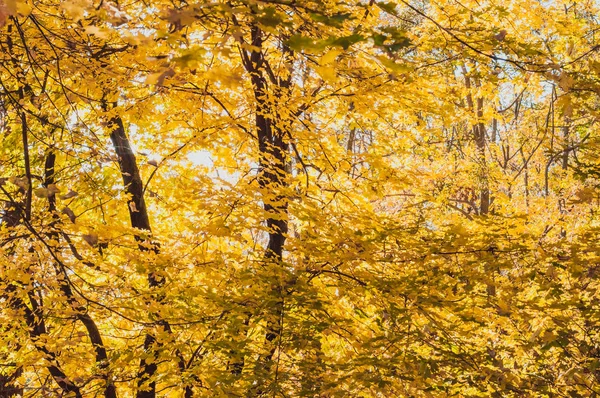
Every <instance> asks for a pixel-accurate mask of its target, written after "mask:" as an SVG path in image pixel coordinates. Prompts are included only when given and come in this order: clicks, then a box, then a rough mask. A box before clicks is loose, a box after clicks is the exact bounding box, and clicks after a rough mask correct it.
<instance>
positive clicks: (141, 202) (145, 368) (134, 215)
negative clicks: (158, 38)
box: [110, 117, 193, 398]
mask: <svg viewBox="0 0 600 398" xmlns="http://www.w3.org/2000/svg"><path fill="white" fill-rule="evenodd" d="M111 125H112V133H111V135H110V139H111V141H112V144H113V147H114V149H115V152H116V153H117V157H118V161H119V169H120V171H121V176H122V178H123V185H124V186H125V190H126V191H127V193H128V194H129V195H130V198H129V202H128V211H129V218H130V220H131V226H132V227H134V228H137V229H140V230H143V231H147V232H152V230H151V228H150V221H149V217H148V210H147V208H146V200H145V199H144V186H143V182H142V178H141V175H140V171H139V168H138V165H137V161H136V158H135V154H134V153H133V150H132V149H131V144H130V143H129V138H128V137H127V134H126V133H125V127H124V125H123V121H122V120H121V118H120V117H115V118H113V119H112V120H111ZM135 239H136V240H137V241H138V242H139V245H138V248H139V250H140V251H148V250H151V251H153V252H154V253H157V254H158V252H159V246H158V243H156V242H148V241H146V240H145V239H144V238H142V237H141V236H140V235H136V236H135ZM164 283H165V279H164V277H163V276H161V275H157V274H156V273H154V272H150V273H149V274H148V286H149V287H150V288H160V287H162V286H163V285H164ZM155 299H156V300H158V301H159V302H161V301H163V300H164V297H162V295H161V294H158V295H155ZM157 325H158V326H160V327H161V328H162V329H163V330H165V331H166V332H168V333H171V332H172V331H171V325H170V324H169V322H167V321H165V320H158V321H157ZM158 344H159V343H158V342H157V341H156V337H155V336H154V334H152V333H150V332H148V333H146V336H145V338H144V350H145V351H146V352H151V353H152V354H153V355H152V357H151V358H150V359H149V360H145V359H142V360H141V361H140V370H139V372H138V391H137V394H136V398H155V397H156V381H155V380H154V376H155V374H156V371H157V369H158V368H157V356H156V352H155V351H156V350H157V349H158V348H159V346H158ZM176 356H177V360H178V367H179V370H180V371H182V372H183V371H185V369H186V365H185V361H184V360H183V356H182V354H181V353H180V352H179V351H177V352H176ZM145 384H147V387H144V385H145ZM184 396H185V397H186V398H191V397H192V396H193V390H192V387H191V386H188V385H186V386H185V387H184Z"/></svg>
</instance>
